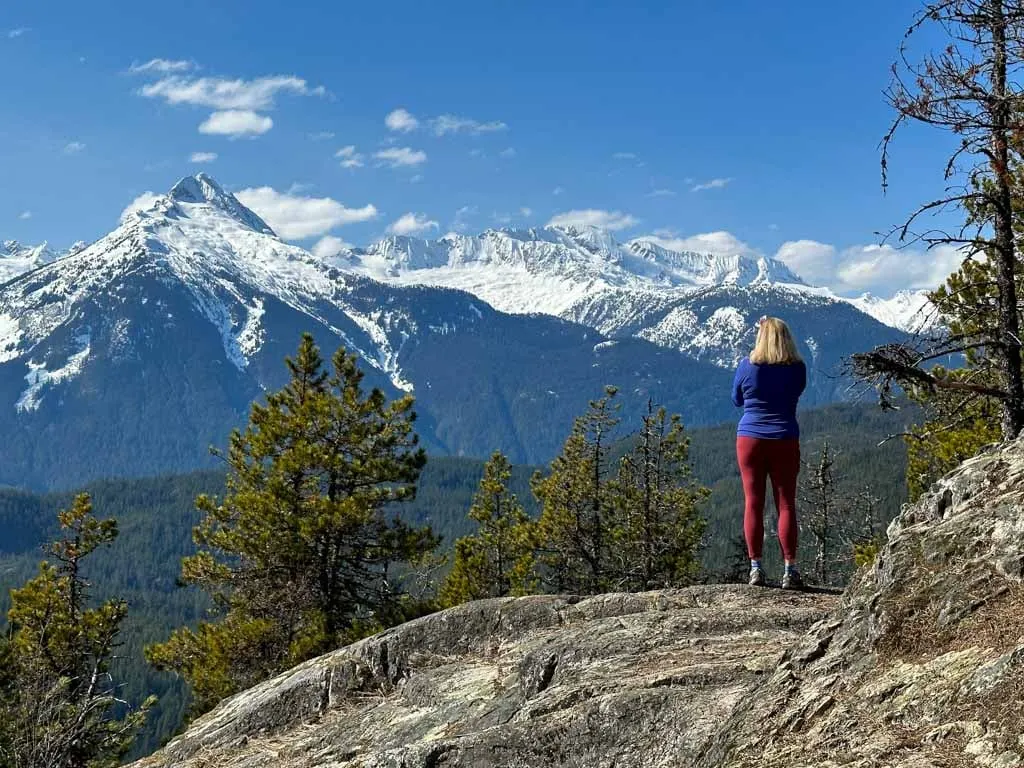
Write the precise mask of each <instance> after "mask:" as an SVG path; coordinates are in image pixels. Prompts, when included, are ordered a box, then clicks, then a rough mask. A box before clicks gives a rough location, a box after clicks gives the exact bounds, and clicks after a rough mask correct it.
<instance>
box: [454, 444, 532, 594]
mask: <svg viewBox="0 0 1024 768" xmlns="http://www.w3.org/2000/svg"><path fill="white" fill-rule="evenodd" d="M511 477H512V470H511V466H510V464H509V461H508V459H507V458H506V457H505V456H504V455H503V454H502V453H501V452H500V451H496V452H495V453H494V455H493V456H491V458H490V460H489V461H488V462H487V464H486V466H485V467H484V475H483V478H482V479H481V480H480V487H479V488H478V489H477V493H476V496H475V497H474V499H473V505H472V506H471V507H470V510H469V517H470V518H471V519H472V520H474V521H475V522H476V523H477V525H478V530H477V532H476V533H475V534H473V535H471V536H466V537H463V538H461V539H459V540H458V541H457V542H455V561H454V564H453V566H452V570H451V572H450V573H449V575H448V578H447V579H446V580H445V583H444V584H443V586H442V588H441V593H440V600H441V604H442V605H444V606H446V607H447V606H452V605H459V604H461V603H464V602H467V601H469V600H481V599H483V598H487V597H506V596H508V595H526V594H530V593H531V592H533V591H534V590H535V589H536V581H537V580H536V577H535V570H536V568H535V566H536V563H535V560H536V558H535V546H536V545H535V538H536V536H535V527H536V524H535V523H534V521H532V520H531V519H530V517H529V516H528V515H527V514H526V512H525V510H524V509H523V507H522V505H521V504H520V503H519V500H518V499H517V498H516V497H515V494H513V493H511V492H510V491H509V489H508V482H509V479H510V478H511Z"/></svg>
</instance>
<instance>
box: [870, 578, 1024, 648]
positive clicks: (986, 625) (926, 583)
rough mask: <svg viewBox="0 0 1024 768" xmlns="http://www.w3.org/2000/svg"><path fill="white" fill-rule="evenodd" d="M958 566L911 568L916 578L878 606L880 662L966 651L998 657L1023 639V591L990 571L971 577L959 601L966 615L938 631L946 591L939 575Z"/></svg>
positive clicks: (1019, 586)
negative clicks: (882, 624)
mask: <svg viewBox="0 0 1024 768" xmlns="http://www.w3.org/2000/svg"><path fill="white" fill-rule="evenodd" d="M958 565H959V566H960V569H961V572H962V573H965V574H968V573H969V572H970V571H969V569H968V568H966V567H963V564H955V563H947V564H945V565H944V566H942V567H938V566H924V565H923V564H919V565H918V566H917V570H918V572H917V574H915V576H914V578H912V579H909V580H908V583H909V584H910V585H911V587H910V588H909V589H907V590H903V591H901V592H897V593H896V594H894V595H892V596H890V597H889V598H888V599H887V600H885V601H883V603H882V608H883V610H884V611H885V613H886V614H888V616H889V618H890V625H889V627H888V630H887V631H886V633H885V634H884V635H883V636H882V638H880V640H879V643H878V647H877V650H878V652H879V654H880V656H881V657H882V658H883V659H886V658H888V659H895V658H899V659H903V660H905V661H913V662H921V661H926V660H928V659H930V658H935V657H937V656H940V655H942V654H944V653H948V652H950V651H959V650H965V649H967V648H989V649H992V650H993V651H998V652H1002V651H1005V650H1008V649H1010V648H1013V647H1014V646H1016V645H1018V644H1019V643H1020V642H1021V638H1024V587H1022V586H1021V585H1020V584H1018V583H1015V582H1010V581H1007V580H1006V579H1005V578H1004V577H1003V576H1001V575H1000V574H998V573H996V572H995V571H994V570H986V571H985V572H983V573H980V574H977V575H976V576H975V577H974V579H973V581H971V582H970V583H969V584H966V585H965V586H964V594H963V595H961V596H960V597H961V600H962V602H963V603H965V604H966V605H967V606H969V608H968V609H967V610H968V611H969V613H968V615H967V616H966V617H965V618H963V619H961V620H960V621H956V622H953V623H950V624H948V625H946V626H940V623H939V611H940V610H941V607H942V605H943V604H944V603H945V600H944V599H943V598H944V597H945V594H944V592H945V590H947V589H948V587H947V586H946V583H945V581H944V580H943V579H942V578H941V577H942V575H943V572H944V571H946V572H948V570H949V569H951V568H953V569H955V568H957V567H958Z"/></svg>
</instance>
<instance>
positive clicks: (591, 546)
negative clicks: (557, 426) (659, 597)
mask: <svg viewBox="0 0 1024 768" xmlns="http://www.w3.org/2000/svg"><path fill="white" fill-rule="evenodd" d="M616 392H617V390H616V388H615V387H608V388H607V389H606V390H605V395H604V397H602V398H600V399H599V400H594V401H591V403H590V408H589V410H588V411H587V413H586V414H584V415H583V416H580V417H579V418H577V419H576V421H575V423H574V424H573V428H572V432H571V433H570V434H569V437H568V439H567V440H566V442H565V446H564V447H563V449H562V453H561V454H560V455H559V456H558V457H556V458H555V460H554V461H553V462H552V463H551V470H550V472H549V474H548V475H547V476H546V477H545V476H542V475H541V474H540V473H538V474H537V475H536V476H535V477H534V480H533V483H532V485H533V492H534V495H535V496H536V498H537V500H538V502H539V503H540V505H541V515H540V520H539V537H540V542H541V546H540V553H539V559H540V563H541V566H542V573H543V577H544V580H545V581H546V583H547V585H548V586H549V588H551V589H552V590H554V591H556V592H574V593H579V594H597V593H599V592H602V591H604V590H605V589H607V587H608V583H609V576H610V574H609V573H607V566H608V562H607V561H608V549H609V545H610V542H609V540H608V519H607V518H608V516H609V514H610V507H611V504H610V501H611V499H610V494H609V482H610V478H609V472H610V467H609V464H610V461H609V449H610V446H611V443H612V438H613V435H614V430H615V427H616V426H617V425H618V423H619V417H618V415H617V413H618V404H617V403H615V402H614V398H615V395H616Z"/></svg>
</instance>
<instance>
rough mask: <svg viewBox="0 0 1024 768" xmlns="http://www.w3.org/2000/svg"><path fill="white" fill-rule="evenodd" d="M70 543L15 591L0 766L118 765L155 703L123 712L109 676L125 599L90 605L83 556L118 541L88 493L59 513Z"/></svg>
mask: <svg viewBox="0 0 1024 768" xmlns="http://www.w3.org/2000/svg"><path fill="white" fill-rule="evenodd" d="M59 521H60V526H61V529H62V530H63V531H64V532H65V537H64V538H62V539H60V540H58V541H57V542H55V543H53V544H51V545H50V546H49V547H48V548H47V552H48V554H49V555H50V556H51V557H53V558H54V560H55V561H56V563H57V564H56V565H54V564H52V563H50V562H47V561H44V562H43V563H41V564H40V566H39V573H38V575H37V576H36V577H35V578H33V579H31V580H30V581H29V582H28V583H27V584H25V585H24V586H23V587H21V588H20V589H14V590H12V591H11V607H10V610H9V612H8V617H7V618H8V622H9V631H8V635H7V636H6V637H5V638H3V640H2V641H0V662H2V665H0V669H2V671H0V766H3V768H86V766H90V767H92V766H114V765H118V764H119V762H120V758H121V756H122V755H124V753H125V752H126V751H127V749H128V747H129V746H130V744H131V741H132V738H133V737H134V735H135V733H136V732H137V731H138V729H139V728H141V727H142V725H143V723H144V722H145V718H146V712H147V710H148V708H149V707H150V706H151V705H152V703H153V702H152V701H148V702H146V704H145V705H144V706H143V707H142V708H140V709H138V710H136V711H129V712H127V713H126V712H125V708H124V702H123V701H122V700H121V699H120V698H119V697H118V686H117V685H116V684H115V683H114V682H113V680H112V679H111V675H110V671H109V670H110V665H111V662H112V660H113V659H114V654H115V651H116V648H117V642H118V633H119V632H120V629H121V623H122V622H123V621H124V618H125V616H126V615H127V610H128V609H127V604H126V603H125V602H124V601H123V600H110V601H107V602H105V603H102V604H101V605H98V606H96V607H89V602H90V601H89V587H90V583H89V582H88V581H87V580H86V579H85V576H84V574H83V565H84V563H85V561H86V559H87V558H88V557H89V556H90V555H92V554H93V553H94V552H95V551H96V550H97V549H99V548H100V547H103V546H106V545H108V544H110V543H111V542H112V541H113V540H114V539H115V538H116V537H117V524H116V522H115V521H114V520H102V521H101V520H98V519H96V518H95V517H94V516H93V514H92V503H91V501H90V499H89V497H88V496H87V495H85V494H83V495H80V496H78V497H77V498H76V499H75V501H74V504H73V505H72V507H71V508H70V509H67V510H63V511H61V512H60V513H59Z"/></svg>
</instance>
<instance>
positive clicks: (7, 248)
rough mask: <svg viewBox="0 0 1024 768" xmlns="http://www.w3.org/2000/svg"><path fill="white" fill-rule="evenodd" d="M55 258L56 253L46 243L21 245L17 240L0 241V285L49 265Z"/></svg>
mask: <svg viewBox="0 0 1024 768" xmlns="http://www.w3.org/2000/svg"><path fill="white" fill-rule="evenodd" d="M56 258H57V253H56V252H54V251H53V250H51V249H50V247H49V246H48V245H47V244H46V243H43V244H42V245H23V244H21V243H19V242H18V241H17V240H0V283H6V282H7V281H8V280H11V279H13V278H15V277H17V276H18V275H21V274H23V273H25V272H29V271H30V270H33V269H36V268H37V267H41V266H43V265H44V264H49V263H50V262H51V261H54V260H56Z"/></svg>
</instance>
